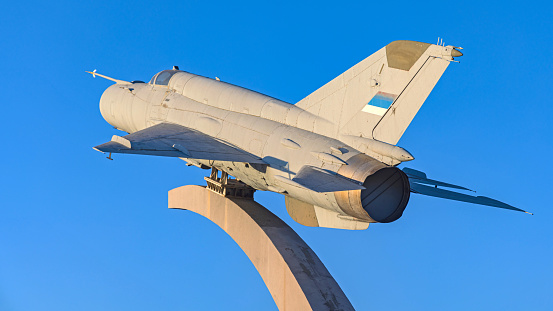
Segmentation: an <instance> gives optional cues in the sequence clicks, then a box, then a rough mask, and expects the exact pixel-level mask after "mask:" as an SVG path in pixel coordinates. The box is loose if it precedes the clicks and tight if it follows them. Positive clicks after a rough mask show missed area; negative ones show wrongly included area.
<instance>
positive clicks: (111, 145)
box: [94, 123, 266, 164]
mask: <svg viewBox="0 0 553 311" xmlns="http://www.w3.org/2000/svg"><path fill="white" fill-rule="evenodd" d="M94 149H95V150H98V151H101V152H112V153H128V154H143V155H154V156H163V157H178V158H188V159H200V160H214V161H232V162H246V163H257V164H266V163H265V162H263V160H261V159H260V158H259V157H257V156H255V155H253V154H251V153H248V152H246V151H244V150H242V149H239V148H236V147H233V146H230V145H227V144H225V143H223V142H221V141H219V140H217V139H215V138H213V137H211V136H209V135H206V134H203V133H200V132H198V131H195V130H192V129H190V128H187V127H184V126H181V125H177V124H170V123H161V124H158V125H154V126H151V127H148V128H145V129H143V130H140V131H138V132H135V133H132V134H129V135H126V136H124V137H120V136H117V135H114V136H113V138H112V141H110V142H107V143H105V144H101V145H99V146H96V147H94Z"/></svg>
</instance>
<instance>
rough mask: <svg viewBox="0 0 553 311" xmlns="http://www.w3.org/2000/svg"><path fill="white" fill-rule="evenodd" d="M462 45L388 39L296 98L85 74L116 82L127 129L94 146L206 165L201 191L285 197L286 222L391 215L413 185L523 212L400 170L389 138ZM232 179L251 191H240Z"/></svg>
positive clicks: (112, 105) (180, 79) (351, 222)
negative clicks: (257, 192)
mask: <svg viewBox="0 0 553 311" xmlns="http://www.w3.org/2000/svg"><path fill="white" fill-rule="evenodd" d="M460 49H461V48H458V47H454V46H445V45H443V44H437V45H434V44H428V43H421V42H414V41H394V42H392V43H390V44H388V45H387V46H385V47H383V48H382V49H380V50H379V51H377V52H376V53H374V54H372V55H371V56H369V57H368V58H366V59H364V60H363V61H361V62H360V63H358V64H357V65H355V66H353V67H351V68H350V69H349V70H347V71H346V72H344V73H343V74H341V75H339V76H338V77H336V78H335V79H334V80H332V81H330V82H328V83H327V84H325V85H324V86H322V87H321V88H319V89H318V90H316V91H315V92H313V93H312V94H310V95H309V96H307V97H306V98H304V99H302V100H301V101H300V102H298V103H296V104H295V105H293V104H289V103H286V102H283V101H281V100H278V99H276V98H273V97H270V96H267V95H263V94H260V93H257V92H254V91H251V90H248V89H245V88H242V87H239V86H236V85H232V84H229V83H226V82H223V81H220V80H219V79H218V78H216V79H211V78H206V77H202V76H199V75H194V74H191V73H188V72H185V71H181V70H179V68H178V67H176V66H175V67H173V69H172V70H164V71H161V72H159V73H158V74H156V75H155V76H154V77H153V78H152V79H151V80H150V82H149V83H144V82H142V81H132V82H127V81H123V80H118V79H113V78H110V77H106V76H104V75H101V74H98V73H96V71H94V72H89V73H91V74H93V75H94V76H100V77H103V78H106V79H109V80H111V81H114V82H115V84H114V85H112V86H110V87H109V88H107V90H106V91H105V92H104V93H103V95H102V97H101V100H100V111H101V113H102V116H103V117H104V119H105V120H106V121H107V122H108V123H109V124H111V125H113V126H114V127H115V128H117V129H120V130H122V131H125V132H127V133H129V135H126V136H122V137H121V136H117V135H114V136H113V138H112V139H111V141H110V142H107V143H104V144H101V145H99V146H96V147H95V148H94V149H96V150H98V151H101V152H104V153H109V154H110V156H109V157H108V158H110V159H111V153H130V154H143V155H155V156H165V157H177V158H181V159H183V160H184V161H186V162H187V163H188V165H195V166H198V167H201V168H212V174H211V177H210V178H206V179H207V180H208V187H209V186H210V184H209V181H211V186H210V189H213V190H219V191H220V190H221V189H222V188H224V187H229V188H233V189H234V190H235V191H234V192H232V193H231V194H233V195H237V196H240V193H242V195H244V193H250V194H251V193H253V189H256V190H264V191H274V192H278V193H282V194H284V195H285V196H286V208H287V210H288V212H289V213H290V215H291V216H292V218H293V219H294V220H295V221H297V222H299V223H301V224H303V225H306V226H313V227H329V228H341V229H352V230H360V229H366V228H367V227H368V226H369V223H375V222H380V223H388V222H392V221H395V220H397V219H398V218H400V217H401V215H402V213H403V211H404V210H405V207H406V206H407V202H408V201H409V196H410V193H411V192H412V193H418V194H423V195H429V196H434V197H440V198H446V199H452V200H458V201H464V202H470V203H475V204H481V205H488V206H494V207H499V208H505V209H510V210H515V211H523V210H521V209H518V208H516V207H513V206H511V205H508V204H505V203H502V202H499V201H496V200H493V199H490V198H487V197H482V196H473V195H470V194H467V193H463V192H466V191H468V189H467V188H464V187H460V186H456V185H453V184H449V183H445V182H440V181H437V180H433V179H429V178H427V176H426V174H425V173H423V172H420V171H417V170H414V169H409V168H404V169H403V170H401V169H399V168H398V167H397V165H398V164H400V163H402V162H406V161H411V160H413V156H412V155H411V154H410V153H409V152H408V151H406V150H405V149H403V148H401V147H399V146H396V144H397V142H398V141H399V139H400V137H401V135H403V133H404V132H405V130H406V129H407V127H408V126H409V123H411V121H412V120H413V118H414V117H415V115H416V114H417V112H418V110H419V109H420V107H421V106H422V104H423V103H424V101H425V100H426V98H427V97H428V95H429V94H430V92H431V90H432V89H433V88H434V86H435V85H436V83H437V82H438V80H439V79H440V77H441V76H442V74H443V73H444V71H445V70H446V68H447V66H448V65H449V64H450V63H451V62H453V61H455V60H454V58H455V57H460V56H462V55H463V54H462V53H461V52H460V51H459V50H460ZM218 171H221V172H222V173H221V177H218ZM229 175H230V176H234V178H235V179H229V178H228V176H229ZM240 185H243V186H244V187H245V188H243V189H246V188H247V189H251V190H252V191H250V192H248V191H236V189H238V188H239V186H240ZM250 187H251V188H250ZM252 188H253V189H252ZM444 188H449V189H451V190H446V189H444ZM453 190H455V191H453ZM227 194H228V193H227ZM523 212H524V211H523Z"/></svg>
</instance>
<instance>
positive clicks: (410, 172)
mask: <svg viewBox="0 0 553 311" xmlns="http://www.w3.org/2000/svg"><path fill="white" fill-rule="evenodd" d="M402 171H403V172H404V173H405V174H407V177H409V181H414V182H417V183H419V184H426V185H432V186H442V187H447V188H454V189H461V190H468V191H472V192H475V191H474V190H470V189H468V188H465V187H461V186H457V185H454V184H449V183H445V182H442V181H437V180H434V179H429V178H426V174H425V173H423V172H421V171H417V170H414V169H412V168H408V167H405V168H403V169H402Z"/></svg>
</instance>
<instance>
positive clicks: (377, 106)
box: [361, 92, 397, 116]
mask: <svg viewBox="0 0 553 311" xmlns="http://www.w3.org/2000/svg"><path fill="white" fill-rule="evenodd" d="M396 97H397V95H394V94H390V93H384V92H378V93H376V95H374V97H373V98H372V99H371V101H370V102H369V103H368V104H367V105H366V106H365V107H363V110H361V111H363V112H368V113H372V114H376V115H379V116H383V115H384V113H386V110H388V108H390V106H391V105H392V103H393V102H394V100H395V99H396Z"/></svg>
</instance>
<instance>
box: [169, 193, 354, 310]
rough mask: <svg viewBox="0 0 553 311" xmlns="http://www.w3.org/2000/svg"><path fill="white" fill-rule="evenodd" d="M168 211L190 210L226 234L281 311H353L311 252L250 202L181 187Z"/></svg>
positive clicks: (282, 222) (170, 201)
mask: <svg viewBox="0 0 553 311" xmlns="http://www.w3.org/2000/svg"><path fill="white" fill-rule="evenodd" d="M169 208H175V209H185V210H190V211H192V212H194V213H197V214H200V215H202V216H204V217H206V218H208V219H209V220H211V221H213V222H214V223H216V224H217V225H218V226H219V227H221V228H222V229H223V230H225V232H226V233H227V234H228V235H230V236H231V237H232V239H233V240H234V241H235V242H236V243H237V244H238V245H239V246H240V248H242V250H243V251H244V253H246V255H247V256H248V258H250V260H251V261H252V263H253V264H254V266H255V268H256V269H257V271H258V272H259V274H260V275H261V277H262V278H263V281H264V282H265V284H266V285H267V288H268V289H269V291H270V292H271V295H272V296H273V299H274V300H275V303H276V305H277V307H278V309H279V310H281V311H282V310H354V309H353V306H352V305H351V303H350V302H349V300H348V299H347V297H346V295H345V294H344V292H343V291H342V289H341V288H340V286H338V283H336V281H335V280H334V278H332V276H331V275H330V273H329V272H328V270H327V269H326V268H325V266H324V265H323V263H322V262H321V260H320V259H319V257H317V255H315V253H314V252H313V250H312V249H311V248H310V247H309V246H308V245H307V244H306V243H305V242H304V241H303V240H302V239H301V238H300V237H299V236H298V235H297V233H296V232H295V231H294V230H292V228H290V227H289V226H288V225H287V224H286V223H285V222H284V221H282V220H281V219H280V218H278V217H277V216H275V215H274V214H273V213H271V212H270V211H268V210H267V209H266V208H265V207H263V206H262V205H260V204H259V203H257V202H255V201H254V200H251V199H237V198H228V197H223V196H221V195H219V194H217V193H214V192H212V191H210V190H207V189H206V188H205V187H202V186H183V187H179V188H175V189H173V190H171V191H169Z"/></svg>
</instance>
